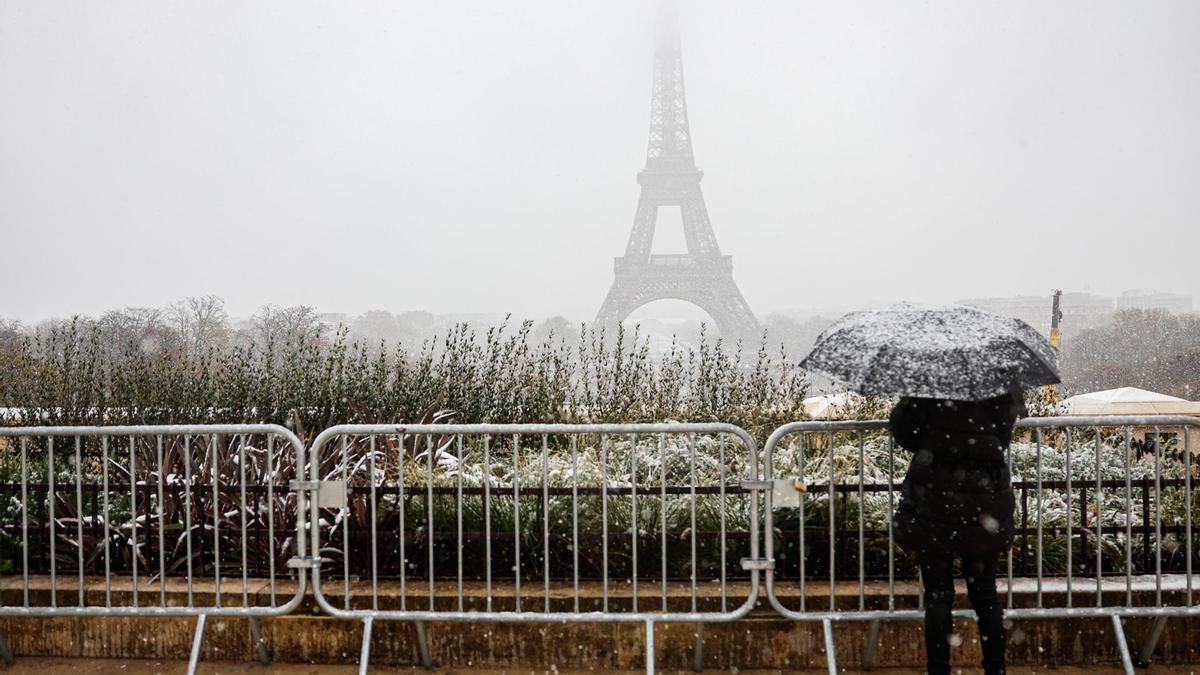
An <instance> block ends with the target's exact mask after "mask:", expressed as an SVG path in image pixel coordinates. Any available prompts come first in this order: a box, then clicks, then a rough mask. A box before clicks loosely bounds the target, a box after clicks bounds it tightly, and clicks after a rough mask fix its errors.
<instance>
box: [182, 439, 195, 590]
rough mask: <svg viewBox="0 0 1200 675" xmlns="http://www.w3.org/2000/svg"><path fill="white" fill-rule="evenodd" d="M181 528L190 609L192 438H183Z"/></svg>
mask: <svg viewBox="0 0 1200 675" xmlns="http://www.w3.org/2000/svg"><path fill="white" fill-rule="evenodd" d="M183 526H184V528H185V530H186V531H187V534H186V535H185V537H184V539H185V541H186V545H187V549H186V553H187V560H186V563H185V564H186V565H187V598H188V607H192V606H193V604H192V586H193V579H192V437H191V436H190V435H186V434H185V435H184V437H183Z"/></svg>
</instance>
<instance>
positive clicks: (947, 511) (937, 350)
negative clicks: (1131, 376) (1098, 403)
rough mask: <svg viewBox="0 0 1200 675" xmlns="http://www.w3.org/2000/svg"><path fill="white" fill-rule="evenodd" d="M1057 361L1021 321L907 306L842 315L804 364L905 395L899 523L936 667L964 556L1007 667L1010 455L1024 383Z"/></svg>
mask: <svg viewBox="0 0 1200 675" xmlns="http://www.w3.org/2000/svg"><path fill="white" fill-rule="evenodd" d="M1056 361H1057V359H1056V354H1055V352H1054V349H1053V348H1052V347H1051V346H1050V344H1049V342H1047V341H1046V339H1045V338H1043V337H1042V336H1041V335H1040V334H1038V333H1037V331H1035V330H1033V329H1032V328H1031V327H1030V326H1029V325H1028V324H1026V323H1024V322H1023V321H1019V320H1017V319H1008V318H1004V317H1000V316H997V315H995V314H991V313H988V312H984V311H982V310H979V309H975V308H972V307H962V306H950V307H920V306H914V305H900V306H897V307H893V308H891V309H887V310H876V311H868V312H855V313H852V314H849V315H847V316H845V317H843V318H842V319H840V320H839V321H838V322H837V323H835V324H834V325H833V326H831V327H830V328H829V329H828V330H826V331H825V332H824V333H823V334H822V335H821V336H820V337H819V338H818V339H817V344H816V346H815V347H814V348H813V351H812V352H811V353H810V354H809V355H808V356H807V357H806V358H805V359H804V361H802V362H801V365H802V366H803V367H805V368H807V369H809V370H813V371H817V372H821V373H824V374H826V375H829V376H831V377H834V378H836V379H839V380H842V381H844V382H846V383H847V384H848V385H850V387H851V388H852V389H855V390H856V391H859V392H860V393H864V394H881V395H889V396H900V397H901V398H900V400H899V402H898V403H897V404H896V406H895V408H894V409H893V410H892V414H891V417H890V419H889V423H890V426H891V430H892V434H893V436H895V438H896V441H897V442H898V443H899V445H900V446H901V447H902V448H904V449H905V450H908V451H909V452H911V453H913V458H912V462H911V463H910V464H909V468H908V473H907V474H906V475H905V477H904V484H903V486H902V488H901V491H900V495H901V496H900V504H899V506H898V507H897V509H896V512H895V517H894V519H893V523H892V526H893V532H894V534H895V538H896V541H897V542H898V543H899V544H900V545H901V546H903V547H904V548H905V549H907V550H909V551H910V552H912V553H914V554H915V555H916V557H917V560H918V562H919V564H920V567H921V581H922V585H923V587H924V591H923V593H924V599H925V658H926V662H927V671H928V672H929V673H930V675H940V674H942V673H949V672H950V646H951V644H952V643H961V639H960V638H957V636H956V635H955V634H954V632H953V623H952V611H953V608H954V562H955V559H956V558H957V559H961V561H962V573H963V576H964V577H965V579H966V583H967V596H968V598H969V599H970V601H971V605H972V607H973V608H974V609H975V615H976V618H977V621H978V624H979V635H980V639H981V640H982V648H983V668H984V672H985V673H987V674H988V675H997V674H1001V673H1004V672H1005V645H1006V631H1005V626H1004V616H1003V611H1004V610H1003V606H1002V605H1001V603H1000V599H999V596H998V594H997V592H996V565H997V561H998V558H999V556H1000V554H1001V553H1003V552H1004V551H1006V550H1008V548H1009V547H1010V546H1011V545H1012V535H1013V529H1014V523H1013V511H1014V509H1015V499H1014V495H1013V489H1012V477H1011V476H1010V475H1009V471H1008V465H1007V462H1006V457H1005V454H1006V451H1007V450H1008V445H1009V442H1010V441H1011V439H1012V430H1013V426H1014V425H1015V423H1016V421H1017V419H1018V418H1019V417H1021V416H1022V415H1024V414H1025V407H1024V396H1023V392H1022V389H1023V388H1026V387H1037V386H1041V385H1044V384H1053V383H1057V382H1059V376H1058V369H1057V362H1056Z"/></svg>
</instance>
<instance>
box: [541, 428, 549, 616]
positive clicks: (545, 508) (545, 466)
mask: <svg viewBox="0 0 1200 675" xmlns="http://www.w3.org/2000/svg"><path fill="white" fill-rule="evenodd" d="M549 444H550V441H549V439H547V437H546V434H542V594H543V598H544V599H545V602H544V603H543V608H542V611H544V612H546V613H547V614H548V613H549V612H550V482H549V481H550V476H549V474H550V463H549V457H548V455H549V453H550V448H549Z"/></svg>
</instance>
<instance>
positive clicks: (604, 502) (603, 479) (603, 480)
mask: <svg viewBox="0 0 1200 675" xmlns="http://www.w3.org/2000/svg"><path fill="white" fill-rule="evenodd" d="M600 548H601V554H600V577H601V586H600V589H601V595H602V601H601V602H602V604H601V607H602V608H603V611H605V612H607V611H608V435H607V434H600Z"/></svg>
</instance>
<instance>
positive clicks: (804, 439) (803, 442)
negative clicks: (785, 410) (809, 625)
mask: <svg viewBox="0 0 1200 675" xmlns="http://www.w3.org/2000/svg"><path fill="white" fill-rule="evenodd" d="M807 450H808V436H807V435H806V434H805V432H803V431H801V432H800V454H799V459H798V460H797V462H796V464H797V467H796V473H797V474H798V476H797V480H799V481H800V482H801V484H802V485H803V484H804V455H805V453H806V452H807ZM806 494H807V492H805V493H803V494H801V495H800V508H799V516H800V519H799V520H800V525H799V530H800V532H799V537H800V541H799V546H798V549H797V555H796V557H797V558H798V559H799V564H800V611H801V612H803V611H805V609H806V605H807V603H808V593H806V592H805V581H804V567H805V565H804V560H805V558H807V557H808V551H807V550H805V548H804V530H805V527H804V524H805V522H806V521H805V516H804V502H805V501H806V500H805V499H804V497H805V495H806ZM767 536H771V533H770V532H768V533H767Z"/></svg>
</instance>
